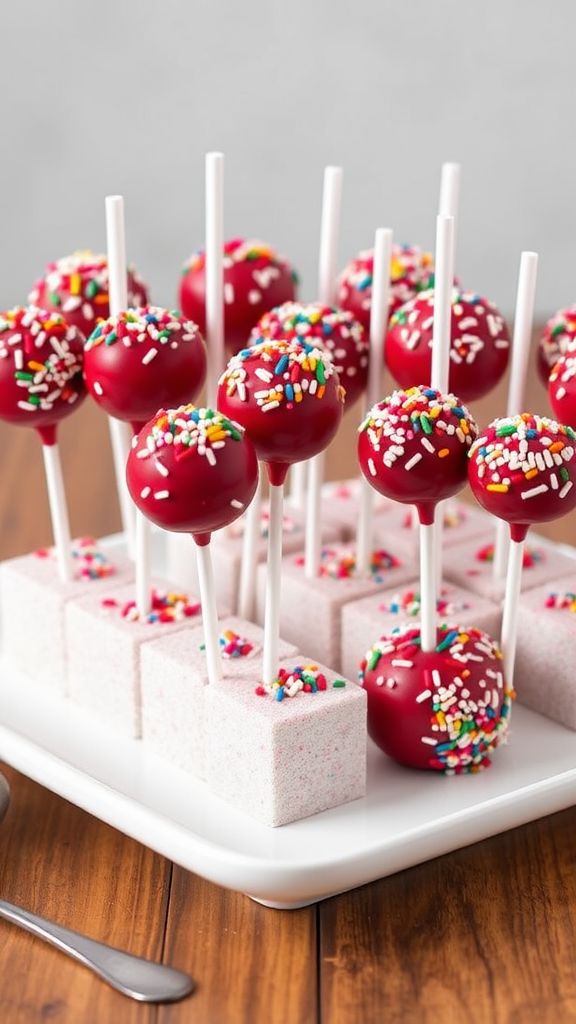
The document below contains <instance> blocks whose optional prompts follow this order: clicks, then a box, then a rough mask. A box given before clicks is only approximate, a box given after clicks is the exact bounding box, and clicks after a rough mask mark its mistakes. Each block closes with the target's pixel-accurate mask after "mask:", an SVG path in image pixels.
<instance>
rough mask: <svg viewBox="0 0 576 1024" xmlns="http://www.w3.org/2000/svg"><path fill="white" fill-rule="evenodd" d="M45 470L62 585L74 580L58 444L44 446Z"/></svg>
mask: <svg viewBox="0 0 576 1024" xmlns="http://www.w3.org/2000/svg"><path fill="white" fill-rule="evenodd" d="M42 455H43V457H44V470H45V473H46V485H47V488H48V504H49V506H50V516H51V519H52V532H53V534H54V545H55V547H56V559H57V562H58V572H59V574H60V579H61V581H62V583H70V581H71V580H72V578H73V568H72V543H71V539H70V523H69V521H68V508H67V505H66V495H65V492H64V481H63V479H62V464H61V462H60V449H59V448H58V445H57V444H43V445H42Z"/></svg>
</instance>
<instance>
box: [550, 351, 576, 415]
mask: <svg viewBox="0 0 576 1024" xmlns="http://www.w3.org/2000/svg"><path fill="white" fill-rule="evenodd" d="M548 399H549V402H550V405H551V406H552V411H553V413H554V415H555V416H557V417H558V419H559V420H560V422H561V423H569V424H570V426H571V427H573V428H574V429H576V348H575V350H574V352H573V353H572V352H567V353H566V355H564V356H562V358H561V359H559V360H558V362H557V363H556V365H555V366H554V368H553V370H552V371H551V373H550V379H549V382H548Z"/></svg>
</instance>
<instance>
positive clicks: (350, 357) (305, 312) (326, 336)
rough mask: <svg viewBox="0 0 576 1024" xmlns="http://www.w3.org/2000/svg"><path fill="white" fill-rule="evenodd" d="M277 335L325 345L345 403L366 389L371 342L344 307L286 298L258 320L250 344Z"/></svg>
mask: <svg viewBox="0 0 576 1024" xmlns="http://www.w3.org/2000/svg"><path fill="white" fill-rule="evenodd" d="M279 339H284V340H286V341H300V342H301V341H306V342H307V343H308V344H310V345H315V346H319V347H324V348H326V349H328V352H329V353H330V355H331V357H332V360H333V362H334V366H335V368H336V373H337V374H338V377H339V378H340V383H341V384H342V385H343V387H344V388H345V391H346V405H352V404H353V403H354V402H355V401H356V399H357V398H359V397H360V395H361V394H362V392H363V391H365V390H366V384H367V381H368V358H369V355H370V343H369V340H368V338H367V336H366V334H365V332H364V328H363V327H362V324H361V323H359V322H358V320H355V319H354V317H353V316H352V313H349V312H348V311H347V310H344V309H336V308H335V307H334V306H323V305H322V304H321V303H319V302H311V303H308V304H307V305H304V304H303V303H300V302H285V303H284V304H283V305H282V306H278V308H277V309H273V310H271V311H270V312H269V313H265V314H264V316H263V317H262V318H261V320H259V321H258V323H257V324H256V327H255V328H254V330H253V331H252V334H251V335H250V339H249V345H259V344H261V343H262V342H263V341H277V340H279Z"/></svg>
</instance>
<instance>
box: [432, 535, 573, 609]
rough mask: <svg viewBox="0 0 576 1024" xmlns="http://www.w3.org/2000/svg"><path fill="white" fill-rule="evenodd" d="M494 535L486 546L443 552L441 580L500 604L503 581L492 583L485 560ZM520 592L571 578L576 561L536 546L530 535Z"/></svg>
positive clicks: (545, 546)
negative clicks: (442, 575) (550, 581)
mask: <svg viewBox="0 0 576 1024" xmlns="http://www.w3.org/2000/svg"><path fill="white" fill-rule="evenodd" d="M493 543H494V532H493V533H492V536H491V537H490V538H489V539H488V545H489V550H488V551H487V545H486V544H483V543H482V541H470V542H468V543H466V544H458V545H455V546H454V547H450V548H448V549H446V550H445V552H444V578H445V579H446V580H449V581H450V582H451V583H456V584H457V585H458V586H460V587H463V588H464V589H465V590H471V591H473V592H474V593H475V594H479V595H480V596H482V597H487V598H488V599H489V600H491V601H502V599H503V597H504V590H505V585H506V584H505V580H495V579H494V577H493V574H492V568H493V563H492V561H491V560H490V561H487V560H486V554H489V555H490V554H491V550H492V545H493ZM525 551H526V554H525V560H524V569H523V572H522V590H523V591H527V590H532V589H533V588H534V587H540V586H542V585H543V584H545V583H546V582H547V581H548V580H551V579H556V578H560V577H561V576H570V575H572V574H573V573H574V569H575V568H576V561H575V560H574V559H573V558H570V556H569V555H567V554H564V552H562V551H560V550H558V549H557V548H554V547H552V546H551V545H548V544H542V543H539V541H538V537H537V535H536V534H533V533H532V532H530V533H529V534H528V540H527V542H526V549H525Z"/></svg>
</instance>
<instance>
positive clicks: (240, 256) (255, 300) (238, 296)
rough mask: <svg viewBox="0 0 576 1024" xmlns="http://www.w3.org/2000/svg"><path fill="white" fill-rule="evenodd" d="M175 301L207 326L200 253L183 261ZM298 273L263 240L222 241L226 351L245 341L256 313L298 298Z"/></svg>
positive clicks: (239, 347) (194, 318) (203, 261)
mask: <svg viewBox="0 0 576 1024" xmlns="http://www.w3.org/2000/svg"><path fill="white" fill-rule="evenodd" d="M182 275H183V276H182V280H181V282H180V296H179V300H178V301H179V303H180V306H181V308H182V310H183V312H184V313H185V315H186V316H189V317H190V319H191V320H194V321H195V322H196V323H197V324H199V325H200V329H201V330H202V331H203V332H205V330H206V314H205V306H206V277H205V259H204V253H203V252H197V253H195V254H194V255H193V256H191V257H190V259H189V260H188V261H187V263H186V264H185V265H184V269H183V271H182ZM297 283H298V278H297V276H296V274H295V272H294V270H293V269H292V267H291V266H290V264H289V263H288V262H287V261H286V260H285V259H283V258H282V257H281V256H278V254H277V253H276V252H275V251H274V249H272V248H271V247H270V246H269V245H266V244H264V243H263V242H255V241H253V240H251V239H249V240H243V239H240V238H235V239H233V241H231V242H226V243H225V245H224V337H225V340H226V345H227V347H228V349H229V351H230V352H231V353H232V352H238V350H239V349H241V348H244V346H245V345H246V344H247V343H248V336H249V334H250V331H251V330H252V328H253V327H254V325H255V324H256V323H257V321H258V320H259V319H260V317H261V316H262V315H263V314H264V313H266V312H267V310H269V309H272V308H273V306H279V305H280V304H281V303H282V302H289V301H291V300H293V299H295V298H296V287H297Z"/></svg>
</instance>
